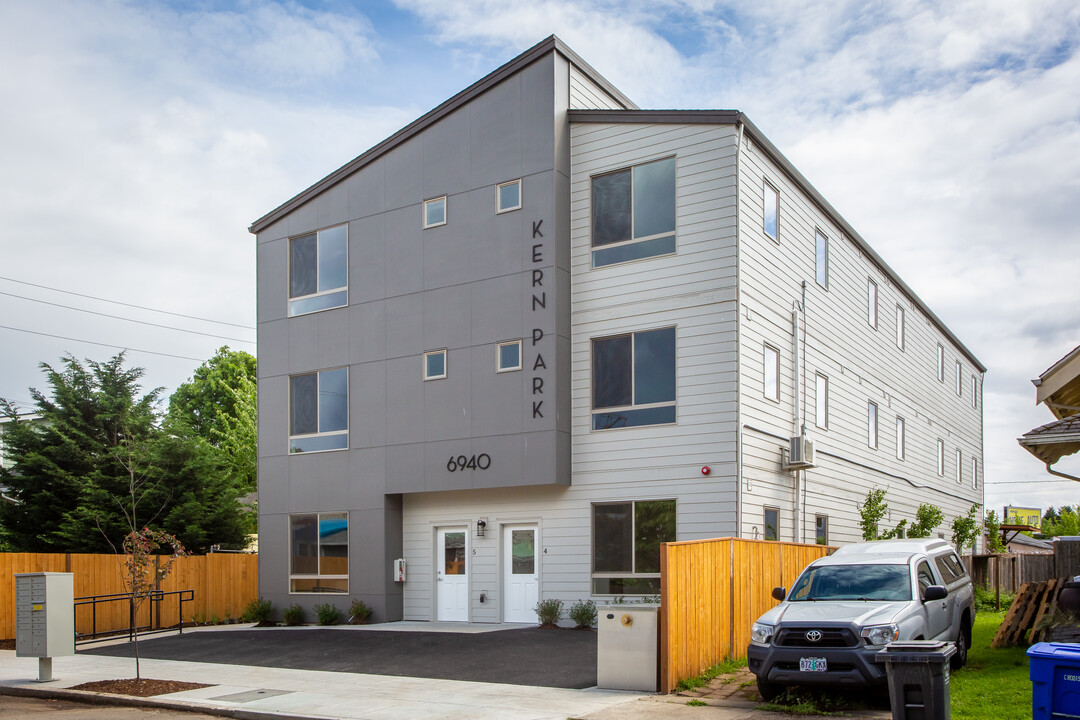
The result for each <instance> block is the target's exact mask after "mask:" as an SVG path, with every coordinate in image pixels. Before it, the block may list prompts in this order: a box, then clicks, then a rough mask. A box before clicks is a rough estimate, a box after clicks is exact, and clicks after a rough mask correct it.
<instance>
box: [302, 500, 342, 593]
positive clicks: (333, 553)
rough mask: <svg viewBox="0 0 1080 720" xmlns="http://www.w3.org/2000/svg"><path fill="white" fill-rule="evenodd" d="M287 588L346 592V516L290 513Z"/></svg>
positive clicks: (320, 591) (308, 591)
mask: <svg viewBox="0 0 1080 720" xmlns="http://www.w3.org/2000/svg"><path fill="white" fill-rule="evenodd" d="M289 592H291V593H339V594H344V593H348V592H349V516H348V514H347V513H311V514H309V515H290V516H289Z"/></svg>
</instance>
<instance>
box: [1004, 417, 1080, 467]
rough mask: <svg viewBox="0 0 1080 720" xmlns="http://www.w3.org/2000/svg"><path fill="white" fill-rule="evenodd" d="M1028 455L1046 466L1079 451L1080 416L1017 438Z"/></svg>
mask: <svg viewBox="0 0 1080 720" xmlns="http://www.w3.org/2000/svg"><path fill="white" fill-rule="evenodd" d="M1017 442H1018V443H1020V445H1021V446H1023V448H1024V449H1025V450H1027V451H1028V452H1029V453H1031V454H1032V455H1034V456H1035V457H1037V458H1039V459H1040V460H1042V461H1043V462H1044V463H1046V464H1047V465H1053V464H1054V463H1056V462H1057V461H1058V460H1060V459H1061V458H1063V457H1065V456H1066V455H1072V454H1073V453H1074V452H1076V451H1078V450H1080V415H1073V416H1072V417H1067V418H1065V419H1063V420H1055V421H1054V422H1050V423H1047V424H1045V425H1041V426H1039V427H1037V428H1035V429H1034V430H1031V431H1029V432H1027V433H1025V434H1024V436H1023V437H1020V438H1017Z"/></svg>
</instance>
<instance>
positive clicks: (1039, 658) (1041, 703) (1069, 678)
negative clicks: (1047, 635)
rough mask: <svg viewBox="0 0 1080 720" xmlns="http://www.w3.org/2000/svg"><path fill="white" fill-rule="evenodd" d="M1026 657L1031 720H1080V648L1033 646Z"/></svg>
mask: <svg viewBox="0 0 1080 720" xmlns="http://www.w3.org/2000/svg"><path fill="white" fill-rule="evenodd" d="M1027 654H1028V657H1029V658H1031V670H1030V673H1031V675H1030V677H1031V718H1032V720H1065V719H1066V718H1075V717H1080V645H1078V644H1075V643H1045V642H1043V643H1035V644H1034V645H1032V646H1031V647H1030V648H1028V651H1027Z"/></svg>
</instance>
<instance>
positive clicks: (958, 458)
mask: <svg viewBox="0 0 1080 720" xmlns="http://www.w3.org/2000/svg"><path fill="white" fill-rule="evenodd" d="M963 464H964V455H963V453H961V452H960V448H956V482H958V483H962V482H964V479H963V478H962V477H960V474H961V472H960V468H961V466H962V465H963Z"/></svg>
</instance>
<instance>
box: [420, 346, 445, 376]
mask: <svg viewBox="0 0 1080 720" xmlns="http://www.w3.org/2000/svg"><path fill="white" fill-rule="evenodd" d="M444 377H446V348H443V349H442V350H430V351H428V352H426V353H424V380H442V379H443V378H444Z"/></svg>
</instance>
